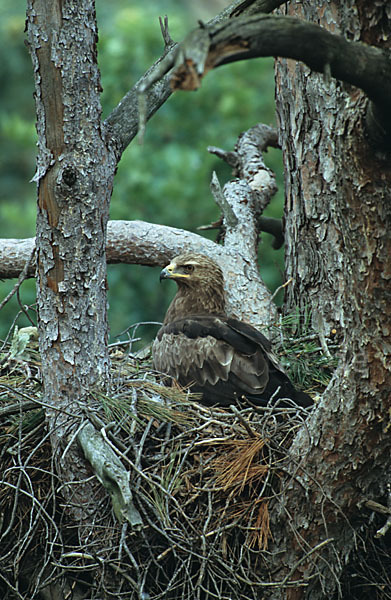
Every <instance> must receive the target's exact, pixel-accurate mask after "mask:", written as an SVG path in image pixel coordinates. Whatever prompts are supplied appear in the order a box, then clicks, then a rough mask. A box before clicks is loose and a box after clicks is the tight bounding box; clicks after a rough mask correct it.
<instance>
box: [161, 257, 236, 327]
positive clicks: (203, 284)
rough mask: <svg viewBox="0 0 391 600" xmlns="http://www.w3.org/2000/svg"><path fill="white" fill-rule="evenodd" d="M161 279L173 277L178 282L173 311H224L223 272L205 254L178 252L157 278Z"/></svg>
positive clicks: (188, 312)
mask: <svg viewBox="0 0 391 600" xmlns="http://www.w3.org/2000/svg"><path fill="white" fill-rule="evenodd" d="M162 279H173V280H174V281H175V282H176V283H177V284H178V293H177V296H176V297H175V299H174V302H173V305H174V306H175V307H176V309H177V310H176V312H178V313H182V315H183V316H184V314H190V313H193V314H195V313H204V312H224V310H225V297H224V276H223V272H222V270H221V269H220V267H219V266H218V264H217V263H215V261H214V260H212V259H211V258H209V257H208V256H205V255H204V254H195V253H193V252H185V253H183V254H180V255H179V256H176V257H175V258H173V260H172V261H171V262H170V264H169V265H167V266H166V267H165V268H164V269H163V270H162V271H161V273H160V280H162ZM174 306H173V308H174ZM182 315H181V316H182Z"/></svg>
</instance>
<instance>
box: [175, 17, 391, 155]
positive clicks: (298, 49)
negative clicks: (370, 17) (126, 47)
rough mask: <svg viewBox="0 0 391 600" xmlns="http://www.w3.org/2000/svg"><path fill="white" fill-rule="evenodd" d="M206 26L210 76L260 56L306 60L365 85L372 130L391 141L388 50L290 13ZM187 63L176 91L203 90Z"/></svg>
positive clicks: (178, 73)
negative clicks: (370, 102) (237, 62)
mask: <svg viewBox="0 0 391 600" xmlns="http://www.w3.org/2000/svg"><path fill="white" fill-rule="evenodd" d="M206 28H207V30H208V34H209V37H210V47H209V53H208V56H207V58H206V60H205V58H203V61H202V65H200V67H201V66H203V65H204V64H205V69H204V71H203V74H204V75H205V74H206V73H207V72H208V71H210V70H211V69H213V68H215V67H217V66H219V65H223V64H227V63H230V62H235V61H238V60H248V59H250V58H256V57H265V56H281V57H285V58H292V59H295V60H299V61H302V62H304V63H305V64H306V65H308V67H310V68H311V69H312V70H313V71H316V72H319V73H324V74H325V76H326V78H327V77H328V78H330V76H332V77H334V78H336V79H339V80H341V81H345V82H346V83H350V84H352V85H355V86H357V87H358V88H360V89H362V90H363V91H364V92H365V93H366V94H367V95H368V97H369V99H370V100H371V101H372V104H371V106H370V109H369V110H368V114H367V119H368V126H369V127H370V131H369V133H372V135H373V136H377V137H376V139H377V141H380V140H381V139H382V138H383V144H385V145H387V144H388V145H390V141H389V134H390V132H391V116H390V112H389V106H390V104H391V60H390V56H389V53H388V51H387V50H383V49H381V48H376V47H374V46H368V45H366V44H363V43H361V42H351V41H348V40H346V39H345V38H344V37H342V36H339V35H334V34H332V33H330V32H328V31H327V30H326V29H324V28H322V27H319V26H318V25H314V24H313V23H307V22H303V21H301V20H299V19H295V18H293V17H288V16H270V15H265V14H255V15H253V16H250V17H238V18H236V19H231V20H226V21H224V22H222V23H218V24H217V25H208V26H207V27H206ZM197 32H198V35H199V36H200V44H201V45H202V47H204V43H205V39H206V36H205V28H203V29H198V30H195V31H194V32H192V34H193V35H192V43H193V45H194V44H196V43H197V41H196V39H197ZM193 52H195V50H194V49H193ZM185 66H186V65H179V66H178V67H177V68H176V69H175V70H174V73H173V75H172V85H173V87H174V89H183V90H191V89H197V87H199V82H198V83H197V85H196V86H194V87H192V85H193V81H192V78H191V73H190V72H189V71H188V76H187V77H186V76H185V69H184V67H185ZM192 70H197V72H198V71H199V68H198V65H196V64H192ZM200 78H201V76H200ZM387 136H388V137H387ZM384 138H385V139H384Z"/></svg>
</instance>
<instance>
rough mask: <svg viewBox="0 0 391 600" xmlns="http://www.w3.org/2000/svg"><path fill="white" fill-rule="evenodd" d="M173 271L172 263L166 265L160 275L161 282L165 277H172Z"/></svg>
mask: <svg viewBox="0 0 391 600" xmlns="http://www.w3.org/2000/svg"><path fill="white" fill-rule="evenodd" d="M172 271H173V269H172V268H171V269H170V265H168V267H164V269H162V270H161V271H160V276H159V280H160V283H161V282H162V280H163V279H170V278H171V277H172Z"/></svg>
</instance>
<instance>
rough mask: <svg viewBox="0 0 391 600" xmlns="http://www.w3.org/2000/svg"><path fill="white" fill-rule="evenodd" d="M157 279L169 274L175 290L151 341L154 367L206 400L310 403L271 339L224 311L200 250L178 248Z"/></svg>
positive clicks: (209, 263)
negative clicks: (284, 400) (180, 249)
mask: <svg viewBox="0 0 391 600" xmlns="http://www.w3.org/2000/svg"><path fill="white" fill-rule="evenodd" d="M162 279H173V280H174V281H175V282H176V283H177V285H178V291H177V293H176V296H175V297H174V299H173V301H172V302H171V304H170V306H169V307H168V309H167V313H166V316H165V319H164V322H163V325H162V327H161V328H160V330H159V331H158V333H157V336H156V338H155V340H154V342H153V346H152V357H153V365H154V368H155V369H156V370H158V371H160V372H162V373H166V374H167V375H170V376H171V377H173V378H175V379H176V380H177V381H178V383H179V384H180V385H181V386H183V387H188V388H190V390H191V391H192V392H196V393H198V394H201V397H200V398H201V399H200V401H201V402H202V404H205V405H207V406H212V405H217V406H229V405H231V404H235V403H237V402H238V401H241V400H245V399H247V400H248V401H249V402H250V403H253V404H255V405H258V406H265V405H266V404H267V403H268V401H269V400H270V398H271V397H273V401H275V400H277V399H279V398H290V399H291V400H293V401H294V402H296V404H299V405H300V406H304V407H308V406H310V405H311V404H312V399H311V397H310V396H309V395H308V394H306V393H305V392H302V391H299V390H297V389H296V388H295V387H294V385H293V384H292V382H291V381H290V379H289V378H288V376H287V375H286V373H285V372H284V370H283V369H282V367H281V366H280V365H279V363H278V361H277V359H276V357H275V356H274V355H273V353H272V348H271V343H270V341H269V340H268V339H267V338H266V337H265V336H264V335H263V334H262V333H260V332H259V331H258V330H257V329H255V327H253V326H251V325H249V324H248V323H245V322H244V321H240V320H238V319H235V318H232V317H229V316H228V315H227V313H226V298H225V291H224V276H223V272H222V270H221V268H220V267H219V265H218V264H217V263H216V262H215V261H213V260H212V259H211V258H209V257H208V256H204V255H203V254H196V253H193V252H186V253H183V254H180V255H179V256H176V257H175V258H174V259H173V260H172V261H171V263H170V264H169V265H167V266H166V267H165V268H164V269H163V270H162V271H161V273H160V281H161V280H162Z"/></svg>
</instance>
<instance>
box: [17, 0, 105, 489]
mask: <svg viewBox="0 0 391 600" xmlns="http://www.w3.org/2000/svg"><path fill="white" fill-rule="evenodd" d="M27 35H28V41H29V47H30V53H31V56H32V61H33V67H34V75H35V98H36V108H37V131H38V139H39V143H38V149H39V152H38V159H37V172H36V175H35V180H36V181H37V186H38V213H37V303H38V316H39V319H38V325H39V331H40V352H41V356H42V370H43V378H44V385H45V395H46V401H47V402H48V403H49V404H51V405H52V407H53V409H52V410H48V419H49V422H50V426H51V428H52V430H53V443H54V445H56V444H60V445H62V446H63V447H64V445H65V444H66V443H67V440H66V434H67V427H68V426H69V422H68V421H69V419H68V417H66V416H65V413H64V412H62V411H64V410H66V411H70V412H72V410H73V409H75V405H73V406H72V403H74V402H75V401H82V400H83V397H85V395H86V390H87V389H88V388H89V387H90V386H92V385H95V384H98V383H104V382H105V380H107V377H108V358H107V347H106V346H107V344H106V330H107V324H106V298H105V293H104V289H105V285H106V284H105V281H106V275H105V273H106V271H105V269H106V259H105V243H106V224H107V220H108V207H109V199H110V195H111V189H112V181H113V176H114V169H115V161H114V154H113V152H111V150H110V149H109V148H108V146H107V143H106V140H105V135H104V129H103V128H102V126H101V121H100V119H101V107H100V101H99V93H100V80H99V71H98V68H97V63H96V40H97V29H96V19H95V8H94V2H93V1H92V0H85V1H84V2H83V3H78V4H75V3H73V2H68V1H66V2H61V1H60V0H55V1H53V2H49V3H48V2H45V1H44V0H31V1H30V2H29V4H28V9H27ZM76 48H77V50H76ZM75 412H80V409H79V410H76V409H75ZM81 463H82V461H78V457H77V453H74V456H73V457H72V460H67V461H66V465H65V463H64V465H63V468H64V469H65V468H66V469H67V473H64V479H65V480H68V479H69V478H71V479H74V478H79V477H80V470H79V469H81Z"/></svg>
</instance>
